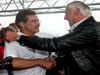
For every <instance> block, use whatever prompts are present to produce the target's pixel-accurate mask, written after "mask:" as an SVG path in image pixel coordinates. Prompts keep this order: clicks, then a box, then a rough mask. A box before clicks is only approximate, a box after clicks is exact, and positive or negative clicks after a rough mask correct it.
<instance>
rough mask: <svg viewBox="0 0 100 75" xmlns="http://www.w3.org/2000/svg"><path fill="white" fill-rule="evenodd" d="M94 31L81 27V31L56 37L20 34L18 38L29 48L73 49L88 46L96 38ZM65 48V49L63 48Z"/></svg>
mask: <svg viewBox="0 0 100 75" xmlns="http://www.w3.org/2000/svg"><path fill="white" fill-rule="evenodd" d="M96 36H97V35H96V31H95V30H94V29H93V28H91V30H90V29H83V30H82V31H81V30H80V31H76V32H72V33H69V34H66V35H64V36H61V37H58V38H53V39H50V38H39V37H37V36H21V38H20V39H19V40H18V41H19V42H20V43H21V44H24V45H26V46H28V47H31V48H36V49H42V50H51V51H61V50H62V49H63V50H66V49H67V50H73V49H74V50H75V49H80V48H85V47H89V46H91V45H92V44H94V42H95V39H96ZM65 48H66V49H65Z"/></svg>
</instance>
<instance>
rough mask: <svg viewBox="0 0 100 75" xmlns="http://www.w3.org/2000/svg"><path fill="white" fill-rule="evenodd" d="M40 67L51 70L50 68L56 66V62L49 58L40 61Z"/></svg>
mask: <svg viewBox="0 0 100 75" xmlns="http://www.w3.org/2000/svg"><path fill="white" fill-rule="evenodd" d="M48 60H49V61H48ZM40 66H41V67H43V68H45V69H51V68H53V67H55V66H56V61H55V60H54V59H52V58H51V59H50V58H46V59H43V60H42V62H41V64H40Z"/></svg>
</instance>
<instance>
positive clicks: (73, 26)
mask: <svg viewBox="0 0 100 75" xmlns="http://www.w3.org/2000/svg"><path fill="white" fill-rule="evenodd" d="M87 18H88V17H86V18H84V19H83V20H81V21H79V22H77V23H75V24H74V25H72V26H71V27H70V31H71V32H72V31H73V30H74V29H75V28H76V27H77V26H78V25H79V24H81V23H82V22H83V21H84V20H86V19H87Z"/></svg>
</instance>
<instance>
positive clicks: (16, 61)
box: [12, 58, 55, 69]
mask: <svg viewBox="0 0 100 75" xmlns="http://www.w3.org/2000/svg"><path fill="white" fill-rule="evenodd" d="M12 64H13V67H14V69H25V68H32V67H36V66H40V67H43V68H46V69H51V68H52V67H54V66H55V63H54V62H53V61H49V62H48V61H46V60H45V59H22V58H13V61H12Z"/></svg>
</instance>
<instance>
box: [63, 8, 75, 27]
mask: <svg viewBox="0 0 100 75" xmlns="http://www.w3.org/2000/svg"><path fill="white" fill-rule="evenodd" d="M64 19H65V20H68V22H69V24H70V26H72V25H73V24H74V20H75V14H74V12H73V11H72V10H71V9H68V8H66V10H65V17H64Z"/></svg>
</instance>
